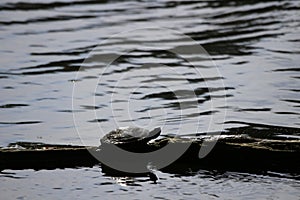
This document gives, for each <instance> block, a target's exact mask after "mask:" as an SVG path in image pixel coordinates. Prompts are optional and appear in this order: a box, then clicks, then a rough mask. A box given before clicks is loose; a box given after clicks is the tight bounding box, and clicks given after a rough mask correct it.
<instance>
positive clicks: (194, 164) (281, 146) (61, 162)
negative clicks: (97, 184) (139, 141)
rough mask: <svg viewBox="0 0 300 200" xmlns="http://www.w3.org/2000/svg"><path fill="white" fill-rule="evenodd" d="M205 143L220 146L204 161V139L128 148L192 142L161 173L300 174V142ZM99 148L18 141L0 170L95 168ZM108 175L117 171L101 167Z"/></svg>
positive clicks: (2, 157) (6, 151) (3, 156)
mask: <svg viewBox="0 0 300 200" xmlns="http://www.w3.org/2000/svg"><path fill="white" fill-rule="evenodd" d="M206 140H208V141H211V142H214V141H215V140H217V143H216V145H215V147H214V148H213V150H212V151H211V152H210V153H209V154H208V155H207V156H206V157H205V158H203V159H199V158H198V153H199V150H200V148H201V146H202V145H203V138H201V139H199V138H198V139H197V138H194V139H191V138H162V139H157V140H155V141H153V142H151V143H148V144H146V145H145V146H143V147H141V146H130V145H128V146H126V147H124V148H125V149H127V150H129V151H133V152H147V151H154V150H157V149H160V148H162V147H163V146H165V145H167V144H168V145H175V146H176V145H182V144H186V143H190V146H189V148H188V150H187V151H186V152H185V153H184V154H183V155H182V156H181V157H180V158H179V159H178V160H176V161H175V162H174V163H172V164H171V165H169V166H167V167H165V168H163V169H161V170H162V171H167V172H174V173H184V171H186V170H191V169H194V170H197V169H206V168H209V169H221V170H238V171H279V172H291V173H297V174H298V173H300V140H274V139H272V140H271V139H257V138H256V139H255V138H250V137H244V136H238V137H237V136H232V137H223V136H222V137H220V138H217V137H210V138H206ZM99 148H100V149H101V148H103V146H100V147H85V146H72V145H50V144H43V143H31V142H17V143H14V144H11V145H10V147H8V148H2V149H0V170H4V169H17V170H18V169H35V170H40V169H55V168H74V167H83V166H85V167H92V166H94V165H97V164H101V163H99V161H98V160H97V159H96V158H95V157H93V155H92V154H91V153H90V151H91V152H97V151H99ZM102 166H103V167H104V168H103V169H105V170H106V173H110V172H112V173H115V172H116V171H115V170H112V169H109V167H107V166H104V165H102Z"/></svg>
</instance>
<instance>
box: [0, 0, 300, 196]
mask: <svg viewBox="0 0 300 200" xmlns="http://www.w3.org/2000/svg"><path fill="white" fill-rule="evenodd" d="M299 10H300V1H295V0H282V1H279V0H267V1H255V0H245V1H239V0H230V1H225V0H211V1H170V0H158V1H100V2H98V1H93V0H86V1H82V0H78V1H77V0H59V1H53V0H45V1H43V2H42V3H41V2H39V1H36V0H24V1H18V0H9V1H8V0H3V1H1V3H0V12H1V17H0V43H1V45H0V52H1V54H0V55H1V60H0V64H1V65H0V66H1V68H0V83H1V84H0V87H1V90H0V91H1V99H0V112H1V115H0V146H7V145H8V144H9V143H11V142H16V141H33V142H45V143H53V144H74V145H77V144H78V145H82V144H84V145H92V146H98V145H99V138H100V137H102V136H103V135H104V134H105V133H107V132H108V131H110V130H112V129H114V128H116V127H119V126H128V125H135V126H142V127H146V128H149V129H150V128H153V127H156V126H160V127H162V130H163V134H182V135H183V134H191V133H205V132H214V131H219V132H220V133H221V131H223V132H225V133H226V132H228V133H231V132H234V133H235V134H236V133H237V134H245V133H246V134H250V135H251V134H252V136H257V137H267V136H270V134H275V135H280V136H283V137H292V138H298V139H299V136H300V120H299V119H300V117H299V116H300V104H299V103H300V93H299V92H300V89H299V86H300V75H299V70H300V68H299V63H300V57H299V54H300V15H299ZM202 48H203V49H202ZM204 49H205V50H204ZM233 130H234V131H233ZM245 130H248V131H249V130H250V131H249V132H245ZM251 130H252V131H253V130H255V131H254V132H251ZM156 174H157V176H158V177H159V181H158V184H152V183H151V181H149V180H148V178H146V177H140V178H128V177H127V178H121V179H117V178H113V177H109V176H105V174H103V173H102V172H101V167H100V166H98V167H94V168H81V169H66V170H50V171H47V170H41V171H37V172H36V171H32V170H23V171H12V170H5V171H3V172H2V174H1V178H0V179H1V183H0V185H1V196H3V197H4V198H3V199H14V198H18V199H37V198H39V199H40V198H43V199H44V198H46V199H53V198H59V197H62V196H63V197H64V198H66V199H71V198H74V197H75V198H76V197H82V198H95V199H96V198H99V197H103V198H104V199H113V198H119V197H117V196H118V195H121V196H123V197H124V199H133V198H134V197H135V198H137V199H148V198H149V199H153V198H157V199H267V198H269V199H298V198H299V196H300V189H299V185H300V184H299V181H298V180H297V178H296V177H294V176H292V175H288V174H277V173H276V172H268V173H267V174H264V175H257V174H247V173H238V172H218V171H205V170H200V171H197V172H191V173H189V174H188V175H186V174H185V175H177V174H169V173H164V172H161V171H157V172H156Z"/></svg>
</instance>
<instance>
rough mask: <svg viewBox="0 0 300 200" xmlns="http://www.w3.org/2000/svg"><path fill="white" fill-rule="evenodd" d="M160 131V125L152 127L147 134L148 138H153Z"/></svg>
mask: <svg viewBox="0 0 300 200" xmlns="http://www.w3.org/2000/svg"><path fill="white" fill-rule="evenodd" d="M160 133H161V129H160V127H157V128H155V129H153V130H152V131H150V132H149V135H148V137H147V138H148V139H154V138H157V137H158V136H159V135H160Z"/></svg>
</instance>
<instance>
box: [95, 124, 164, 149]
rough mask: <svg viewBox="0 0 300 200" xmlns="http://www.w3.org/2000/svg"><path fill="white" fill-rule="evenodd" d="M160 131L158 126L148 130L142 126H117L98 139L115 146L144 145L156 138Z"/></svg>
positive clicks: (102, 142)
mask: <svg viewBox="0 0 300 200" xmlns="http://www.w3.org/2000/svg"><path fill="white" fill-rule="evenodd" d="M160 133H161V129H160V128H159V127H157V128H155V129H153V130H151V131H149V130H147V129H144V128H140V127H135V126H129V127H120V128H117V129H115V130H113V131H111V132H109V133H108V134H106V135H105V136H104V137H103V138H101V139H100V142H101V144H115V145H117V146H127V145H130V146H132V145H137V146H144V145H147V143H148V142H149V141H150V140H152V139H154V138H157V137H158V136H159V135H160Z"/></svg>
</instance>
